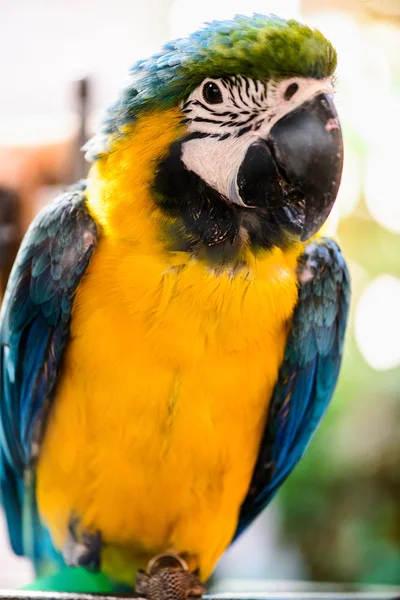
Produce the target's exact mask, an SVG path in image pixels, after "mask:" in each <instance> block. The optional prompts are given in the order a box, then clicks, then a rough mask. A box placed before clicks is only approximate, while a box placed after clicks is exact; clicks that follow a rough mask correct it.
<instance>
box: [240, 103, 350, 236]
mask: <svg viewBox="0 0 400 600" xmlns="http://www.w3.org/2000/svg"><path fill="white" fill-rule="evenodd" d="M342 167H343V138H342V132H341V128H340V123H339V119H338V115H337V112H336V109H335V106H334V104H333V100H332V97H331V96H330V95H329V94H319V95H318V96H316V97H314V98H312V99H311V100H308V101H306V102H305V103H304V104H302V105H301V106H299V107H297V108H296V109H295V110H293V111H291V112H290V113H288V114H286V115H285V116H284V117H282V118H281V119H280V120H279V121H278V122H277V123H276V124H275V125H274V126H273V127H272V129H271V131H270V132H269V135H268V137H267V139H266V140H261V139H260V140H258V141H257V142H254V143H253V144H252V145H251V146H250V147H249V149H248V151H247V154H246V156H245V158H244V161H243V163H242V165H241V167H240V169H239V173H238V179H237V183H238V189H239V194H240V196H241V198H242V200H243V202H244V203H245V204H246V205H248V206H262V205H263V206H266V207H271V209H272V210H274V211H275V213H276V214H277V215H278V219H277V220H278V222H279V223H281V224H282V226H284V227H286V228H287V229H288V232H289V233H293V234H295V235H296V237H300V239H301V240H302V241H306V240H308V239H309V238H310V237H311V236H312V235H314V234H315V233H316V232H317V231H318V230H319V229H320V228H321V226H322V225H323V223H324V222H325V220H326V219H327V217H328V215H329V213H330V211H331V209H332V207H333V204H334V202H335V200H336V196H337V193H338V189H339V184H340V179H341V174H342ZM251 179H252V181H251ZM254 179H256V181H255V180H254Z"/></svg>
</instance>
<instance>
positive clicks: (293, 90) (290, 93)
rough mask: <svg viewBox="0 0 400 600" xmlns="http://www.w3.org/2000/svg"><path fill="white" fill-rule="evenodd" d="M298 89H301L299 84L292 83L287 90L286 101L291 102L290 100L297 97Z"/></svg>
mask: <svg viewBox="0 0 400 600" xmlns="http://www.w3.org/2000/svg"><path fill="white" fill-rule="evenodd" d="M298 89H299V86H298V84H297V83H291V84H290V85H288V87H287V88H286V90H285V93H284V95H283V97H284V98H285V100H290V98H292V97H293V96H294V95H295V93H296V92H297V90H298Z"/></svg>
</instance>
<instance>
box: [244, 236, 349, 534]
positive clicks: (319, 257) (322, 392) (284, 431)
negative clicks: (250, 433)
mask: <svg viewBox="0 0 400 600" xmlns="http://www.w3.org/2000/svg"><path fill="white" fill-rule="evenodd" d="M298 279H299V286H300V288H299V299H298V303H297V306H296V309H295V312H294V315H293V320H292V326H291V331H290V332H289V335H288V339H287V343H286V351H285V357H284V361H283V364H282V366H281V369H280V372H279V377H278V382H277V384H276V386H275V390H274V393H273V396H272V399H271V404H270V409H269V416H268V420H267V425H266V428H265V431H264V435H263V438H262V441H261V446H260V451H259V456H258V459H257V463H256V466H255V469H254V473H253V478H252V482H251V485H250V488H249V491H248V494H247V497H246V498H245V500H244V502H243V504H242V507H241V511H240V517H239V524H238V528H237V531H236V534H235V538H236V537H237V536H238V535H240V533H241V532H242V531H243V530H244V529H245V528H246V527H247V526H248V525H249V524H250V523H251V522H252V521H253V519H254V518H255V517H256V516H257V515H258V514H259V513H260V512H261V510H262V509H263V508H264V507H265V506H266V505H267V504H268V503H269V502H270V500H271V499H272V497H273V496H274V494H275V493H276V491H277V490H278V488H279V486H280V485H281V484H282V483H283V482H284V480H285V479H286V477H287V476H288V475H289V474H290V472H291V471H292V470H293V468H294V467H295V466H296V464H297V463H298V461H299V460H300V459H301V457H302V456H303V454H304V452H305V450H306V448H307V446H308V444H309V442H310V440H311V437H312V435H313V433H314V431H315V430H316V428H317V426H318V424H319V422H320V420H321V418H322V417H323V415H324V413H325V411H326V409H327V407H328V404H329V402H330V399H331V397H332V394H333V391H334V389H335V385H336V381H337V378H338V375H339V369H340V363H341V359H342V349H343V339H344V333H345V329H346V322H347V313H348V307H349V300H350V282H349V275H348V271H347V268H346V264H345V262H344V259H343V257H342V254H341V252H340V250H339V248H338V246H337V245H336V244H335V242H333V241H332V240H329V239H320V240H317V241H314V242H311V243H310V244H309V245H308V246H307V247H306V250H305V254H304V255H303V256H302V258H301V259H300V261H299V268H298Z"/></svg>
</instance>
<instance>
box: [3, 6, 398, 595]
mask: <svg viewBox="0 0 400 600" xmlns="http://www.w3.org/2000/svg"><path fill="white" fill-rule="evenodd" d="M253 12H261V13H268V12H273V13H276V14H278V15H280V16H283V17H295V18H298V19H300V20H302V21H304V22H306V23H308V24H309V25H312V26H316V27H318V28H319V29H320V30H321V31H322V32H323V33H324V34H325V35H326V36H327V37H328V38H330V39H331V40H332V42H333V43H334V45H335V46H336V48H337V51H338V56H339V67H338V71H337V75H338V80H337V86H336V90H337V96H336V101H337V106H338V110H339V114H340V117H341V121H342V125H343V130H344V138H345V165H344V173H343V181H342V185H341V189H340V193H339V199H338V202H337V204H336V207H335V209H334V213H333V214H332V216H331V218H330V222H329V225H328V229H329V233H330V234H332V235H334V236H335V237H336V238H337V239H338V240H339V242H340V244H341V246H342V249H343V251H344V254H345V256H346V259H347V261H348V264H349V266H350V271H351V275H352V285H353V298H352V311H351V319H350V327H349V330H348V334H347V341H346V346H345V358H344V364H343V368H342V372H341V378H340V383H339V385H338V387H337V391H336V394H335V398H334V402H333V404H332V406H331V408H330V410H329V412H328V415H327V417H326V418H325V420H324V422H323V423H322V426H321V427H320V429H319V430H318V432H317V434H316V436H315V437H314V439H313V442H312V444H311V446H310V448H309V450H308V452H307V454H306V457H305V458H304V460H303V461H302V462H301V464H300V466H299V467H298V468H297V469H296V471H295V472H294V474H293V475H292V476H291V477H290V478H289V480H288V481H287V483H286V484H285V485H284V487H283V489H282V491H281V492H280V493H279V495H278V497H277V498H276V499H275V500H274V502H273V503H272V505H271V506H270V507H269V508H268V509H267V511H265V513H264V514H263V515H262V516H261V517H260V518H259V519H258V520H257V522H256V523H255V524H254V525H253V526H252V527H251V528H250V529H249V530H248V531H247V532H246V534H245V535H243V537H242V538H241V539H240V540H239V541H238V542H237V543H236V544H235V545H234V546H233V547H232V548H231V549H230V550H229V551H228V552H227V554H226V556H225V557H224V558H223V559H222V561H221V563H220V566H219V568H218V570H217V573H216V575H215V577H214V584H215V586H216V588H218V589H220V590H223V591H230V590H236V591H242V590H257V589H258V590H265V589H267V588H268V585H269V584H268V582H267V581H271V580H282V581H284V582H285V583H282V584H281V585H282V586H283V587H284V588H285V589H288V587H290V581H295V580H297V581H300V580H301V581H304V582H307V581H313V582H332V583H336V584H338V585H339V584H341V583H344V582H347V583H350V584H353V583H354V584H355V583H357V584H359V583H361V584H376V585H383V584H391V585H396V584H398V585H400V468H399V467H400V434H399V432H400V315H399V313H400V183H399V174H400V0H276V1H272V0H271V1H269V0H201V1H199V0H146V2H141V1H140V2H139V1H138V0H112V1H110V2H107V0H0V302H1V294H2V291H3V290H4V286H5V283H6V280H7V277H8V273H9V269H10V266H11V264H12V261H13V259H14V256H15V252H16V249H17V248H18V244H19V242H20V239H21V236H22V235H23V233H24V231H25V229H26V227H27V225H28V223H29V222H30V220H31V219H32V217H33V216H34V214H35V213H36V212H37V210H38V209H39V208H40V207H41V206H42V205H44V204H45V203H46V202H48V201H49V200H50V199H52V198H53V197H54V196H55V195H56V194H57V193H58V191H59V190H60V189H63V188H64V187H65V186H66V185H68V183H70V182H72V181H74V180H75V179H77V178H79V177H81V176H84V175H85V172H86V169H87V167H86V165H85V163H84V160H83V156H82V153H80V152H79V148H80V146H81V145H82V144H83V142H84V141H85V139H86V138H87V136H88V135H90V133H91V131H92V130H93V127H94V123H95V122H96V121H97V120H98V117H99V111H100V110H101V109H102V108H103V107H104V106H106V105H107V104H108V103H109V102H110V101H111V100H112V99H113V96H114V95H115V94H116V92H117V90H118V88H119V87H120V86H121V84H122V82H123V79H124V77H125V75H126V73H127V70H128V68H129V66H130V65H131V64H133V62H135V61H136V60H137V59H138V58H141V57H145V56H147V55H149V54H151V53H152V52H154V51H156V50H157V49H158V48H159V46H160V45H161V44H162V43H163V42H165V41H167V40H168V39H170V38H171V37H177V36H182V35H185V34H187V33H189V32H190V31H191V30H193V29H196V28H198V27H199V26H200V25H201V23H202V22H204V21H207V20H211V19H220V18H222V19H223V18H229V17H232V16H233V15H234V14H236V13H243V14H252V13H253ZM31 578H32V573H31V571H30V566H29V564H28V563H27V561H25V560H24V559H17V558H16V557H14V556H13V555H12V554H11V552H10V550H9V547H8V539H7V535H6V533H5V529H4V524H3V521H2V515H1V513H0V587H7V586H9V587H11V586H15V585H21V584H23V583H25V582H28V581H29V580H30V579H31ZM331 587H332V586H331Z"/></svg>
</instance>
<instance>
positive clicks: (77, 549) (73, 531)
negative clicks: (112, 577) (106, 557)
mask: <svg viewBox="0 0 400 600" xmlns="http://www.w3.org/2000/svg"><path fill="white" fill-rule="evenodd" d="M68 530H69V535H68V538H67V541H66V542H65V544H64V548H63V557H64V560H65V562H66V564H67V565H68V566H70V567H85V568H86V569H89V570H91V571H98V570H99V569H100V554H101V549H102V540H101V533H100V531H95V532H89V531H85V530H82V529H81V528H80V526H79V520H78V519H76V518H73V519H71V521H70V523H69V526H68Z"/></svg>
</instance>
